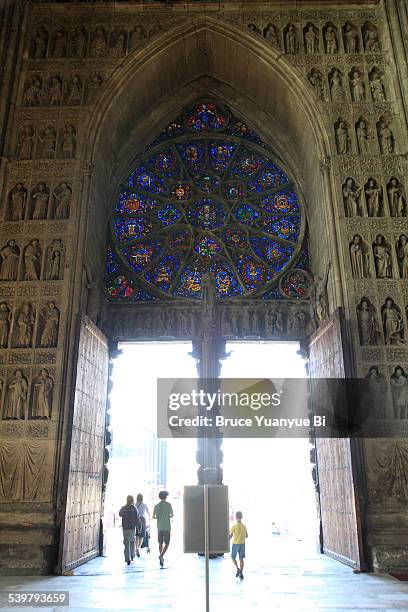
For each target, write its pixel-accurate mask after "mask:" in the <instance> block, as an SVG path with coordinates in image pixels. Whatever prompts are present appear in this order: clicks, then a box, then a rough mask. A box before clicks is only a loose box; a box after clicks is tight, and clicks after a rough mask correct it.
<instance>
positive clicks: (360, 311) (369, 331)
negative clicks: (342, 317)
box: [357, 297, 380, 346]
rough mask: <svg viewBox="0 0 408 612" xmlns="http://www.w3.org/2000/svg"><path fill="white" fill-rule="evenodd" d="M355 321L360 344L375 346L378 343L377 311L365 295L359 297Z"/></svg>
mask: <svg viewBox="0 0 408 612" xmlns="http://www.w3.org/2000/svg"><path fill="white" fill-rule="evenodd" d="M357 323H358V332H359V337H360V344H361V346H375V345H377V344H379V343H380V328H379V325H378V319H377V313H376V310H375V307H374V306H373V304H372V303H371V301H370V300H369V299H368V298H366V297H363V298H361V300H360V303H359V304H358V306H357Z"/></svg>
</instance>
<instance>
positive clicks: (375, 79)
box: [368, 68, 386, 102]
mask: <svg viewBox="0 0 408 612" xmlns="http://www.w3.org/2000/svg"><path fill="white" fill-rule="evenodd" d="M368 78H369V81H370V89H371V95H372V97H373V100H374V102H385V100H386V97H385V89H384V80H383V76H382V74H381V72H380V71H379V70H378V68H373V69H372V71H371V72H370V74H369V75H368Z"/></svg>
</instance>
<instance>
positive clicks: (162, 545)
mask: <svg viewBox="0 0 408 612" xmlns="http://www.w3.org/2000/svg"><path fill="white" fill-rule="evenodd" d="M168 496H169V492H168V491H160V493H159V498H160V501H159V503H158V504H156V505H155V507H154V511H153V518H154V519H157V539H158V542H159V553H160V554H159V562H160V567H163V565H164V555H165V554H166V552H167V549H168V548H169V544H170V531H171V521H170V519H172V518H173V516H174V514H173V508H172V507H171V504H169V502H168V501H167V498H168Z"/></svg>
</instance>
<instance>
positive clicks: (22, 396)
mask: <svg viewBox="0 0 408 612" xmlns="http://www.w3.org/2000/svg"><path fill="white" fill-rule="evenodd" d="M27 397H28V382H27V378H26V377H25V376H24V373H23V370H21V369H18V370H15V372H14V373H13V375H12V378H11V379H10V380H9V381H8V383H7V394H6V399H5V402H4V413H3V418H4V419H17V420H20V419H24V418H25V416H26V407H27Z"/></svg>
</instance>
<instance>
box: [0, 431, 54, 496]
mask: <svg viewBox="0 0 408 612" xmlns="http://www.w3.org/2000/svg"><path fill="white" fill-rule="evenodd" d="M47 456H48V443H47V441H44V440H13V441H8V440H0V500H1V501H7V502H10V501H12V500H13V501H19V500H20V501H49V500H50V492H49V490H50V477H51V473H50V471H49V468H48V464H47Z"/></svg>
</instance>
